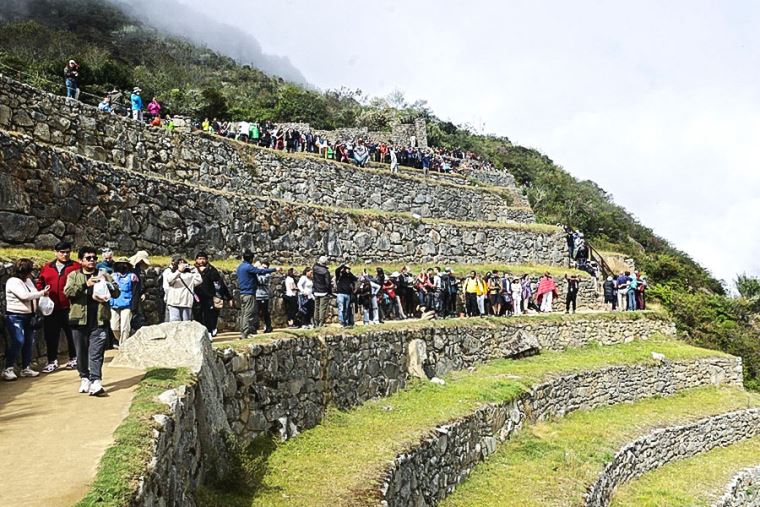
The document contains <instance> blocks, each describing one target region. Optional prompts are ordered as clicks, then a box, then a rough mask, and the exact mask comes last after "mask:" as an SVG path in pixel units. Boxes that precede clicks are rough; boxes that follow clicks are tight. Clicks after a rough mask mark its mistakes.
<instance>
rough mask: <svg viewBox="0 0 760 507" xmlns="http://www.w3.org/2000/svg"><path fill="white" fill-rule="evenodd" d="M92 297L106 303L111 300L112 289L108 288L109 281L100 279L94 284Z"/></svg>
mask: <svg viewBox="0 0 760 507" xmlns="http://www.w3.org/2000/svg"><path fill="white" fill-rule="evenodd" d="M92 299H94V300H95V301H98V302H99V303H105V302H106V301H110V300H111V291H110V290H109V289H108V282H106V281H105V280H100V281H99V282H96V283H95V285H93V286H92Z"/></svg>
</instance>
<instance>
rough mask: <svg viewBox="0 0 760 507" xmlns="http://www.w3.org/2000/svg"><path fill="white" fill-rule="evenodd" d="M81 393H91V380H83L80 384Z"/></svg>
mask: <svg viewBox="0 0 760 507" xmlns="http://www.w3.org/2000/svg"><path fill="white" fill-rule="evenodd" d="M79 392H80V393H89V392H90V379H88V378H83V379H82V381H81V382H79Z"/></svg>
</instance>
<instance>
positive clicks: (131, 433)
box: [77, 368, 192, 507]
mask: <svg viewBox="0 0 760 507" xmlns="http://www.w3.org/2000/svg"><path fill="white" fill-rule="evenodd" d="M191 381H192V376H191V375H190V374H189V373H188V372H187V370H185V369H176V370H175V369H161V368H157V369H151V370H148V372H147V373H146V374H145V378H143V380H142V381H141V382H140V384H139V385H138V386H137V390H136V391H135V395H134V398H133V399H132V404H131V406H130V408H129V414H128V415H127V417H126V418H125V419H124V420H123V421H122V423H121V424H120V425H119V427H118V428H116V431H115V432H114V443H113V445H111V447H109V448H108V449H107V450H106V452H105V454H104V455H103V458H102V459H101V460H100V465H98V471H97V474H96V475H95V481H94V482H93V484H92V487H91V488H90V491H89V492H88V493H87V495H85V497H84V498H83V499H82V500H80V501H79V503H78V504H77V506H78V507H89V506H95V505H97V506H99V507H100V506H114V507H117V506H123V505H129V503H130V499H131V498H132V495H133V494H134V491H135V489H136V488H137V481H138V479H139V478H140V475H141V474H142V473H143V472H144V471H145V467H146V466H147V464H148V462H149V461H150V457H151V448H152V442H153V434H152V433H153V427H154V422H153V416H154V415H156V414H166V413H168V411H169V408H168V407H167V406H166V404H164V403H161V402H159V401H157V400H156V397H157V396H158V395H159V394H161V393H163V392H164V391H166V390H168V389H174V388H176V387H179V386H180V385H183V384H187V383H189V382H191ZM83 431H85V430H84V429H83Z"/></svg>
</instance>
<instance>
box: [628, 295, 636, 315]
mask: <svg viewBox="0 0 760 507" xmlns="http://www.w3.org/2000/svg"><path fill="white" fill-rule="evenodd" d="M634 310H636V291H635V290H629V291H628V311H631V312H632V311H634Z"/></svg>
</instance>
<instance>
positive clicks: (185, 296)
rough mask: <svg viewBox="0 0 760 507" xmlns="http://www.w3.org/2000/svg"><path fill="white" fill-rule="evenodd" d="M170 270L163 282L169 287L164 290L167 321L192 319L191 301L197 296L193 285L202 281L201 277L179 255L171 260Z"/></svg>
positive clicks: (195, 285)
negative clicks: (167, 312)
mask: <svg viewBox="0 0 760 507" xmlns="http://www.w3.org/2000/svg"><path fill="white" fill-rule="evenodd" d="M170 270H171V271H170V272H169V274H168V276H165V277H164V283H165V284H166V285H168V287H169V289H168V290H167V291H166V306H167V308H168V309H169V322H176V321H185V320H193V315H192V310H193V302H194V301H195V298H196V297H197V296H196V295H195V287H197V286H198V285H200V284H201V283H202V282H203V278H202V277H201V274H200V273H199V272H198V270H197V269H195V268H194V267H193V266H191V265H189V264H188V263H187V262H186V261H185V259H183V258H181V257H180V258H179V259H177V260H176V261H174V262H172V267H171V268H170ZM164 273H166V272H164Z"/></svg>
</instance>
